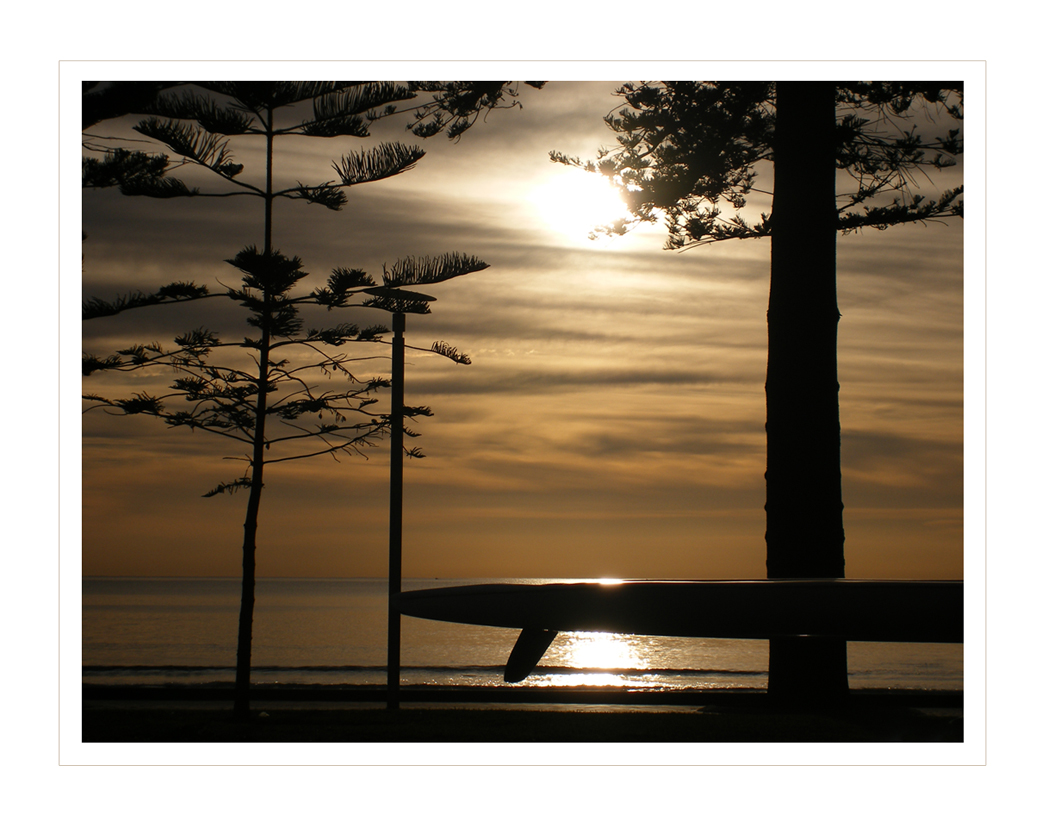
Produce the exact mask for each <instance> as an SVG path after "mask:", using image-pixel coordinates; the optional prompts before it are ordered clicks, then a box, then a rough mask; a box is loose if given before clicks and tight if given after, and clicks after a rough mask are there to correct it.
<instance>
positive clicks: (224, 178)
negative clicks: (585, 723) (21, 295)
mask: <svg viewBox="0 0 1048 827" xmlns="http://www.w3.org/2000/svg"><path fill="white" fill-rule="evenodd" d="M531 85H535V86H541V83H532V84H531ZM419 93H423V94H424V95H425V97H424V99H423V101H422V102H421V103H418V104H416V105H412V106H410V107H408V108H407V109H406V110H402V111H410V112H412V113H413V121H412V123H411V124H409V128H410V129H412V130H413V131H414V132H415V133H416V134H419V135H421V136H423V137H426V136H429V135H434V134H437V133H439V132H441V131H443V130H447V131H448V133H449V135H451V136H452V137H458V136H459V135H461V133H462V132H464V131H465V130H466V129H468V128H469V126H470V125H471V124H472V123H473V122H474V121H475V120H476V117H477V116H478V114H479V113H480V112H481V111H484V110H486V109H493V108H506V107H509V106H513V105H515V103H514V100H513V99H514V98H515V96H516V89H515V87H514V85H513V84H511V83H509V82H497V83H491V84H487V83H486V84H472V83H418V84H406V85H405V84H396V83H387V82H374V83H372V82H348V81H347V82H340V81H325V82H268V81H267V82H194V83H193V84H181V83H175V82H158V83H131V84H113V85H104V84H103V85H100V86H96V85H94V84H90V85H85V106H84V111H85V116H84V126H85V128H86V127H88V126H93V125H94V124H97V123H99V122H100V121H102V120H105V119H107V118H111V117H117V116H123V115H127V114H132V113H134V114H139V115H146V116H147V117H145V118H144V119H143V120H141V121H140V122H139V123H138V124H137V125H136V126H135V127H134V128H135V130H136V131H137V132H139V133H140V134H142V135H144V136H146V137H147V138H150V139H152V140H154V141H157V142H159V143H160V144H162V145H164V146H165V147H166V148H167V149H168V150H169V151H170V152H171V153H173V154H174V155H175V156H177V158H178V159H179V160H178V163H177V167H196V168H202V169H206V170H208V171H209V172H210V173H211V174H213V175H214V176H215V177H216V178H217V180H218V181H219V182H220V183H221V184H222V185H223V186H224V187H225V189H222V190H219V191H214V190H206V191H205V190H202V189H201V188H199V187H196V186H192V187H191V186H190V185H188V184H187V183H185V182H184V181H183V180H182V179H180V178H176V177H175V176H173V175H171V174H170V173H171V171H172V169H173V168H172V165H171V160H170V157H169V156H168V155H167V154H163V153H145V152H138V151H134V152H133V151H129V150H126V149H124V148H122V147H116V148H108V147H107V146H106V145H105V144H104V143H99V140H100V139H99V137H98V136H86V135H85V139H86V140H85V147H86V148H87V149H88V150H94V151H99V150H101V151H103V152H104V154H103V156H102V157H101V158H97V157H87V158H85V159H84V162H83V179H84V186H85V187H105V186H118V187H119V188H120V191H121V192H123V193H124V194H126V195H138V196H148V197H153V198H173V197H223V198H224V197H229V196H238V195H244V196H248V197H255V198H259V199H261V200H262V201H263V205H264V209H263V233H262V236H263V245H262V248H261V249H257V248H255V247H253V246H252V247H247V248H244V249H242V250H241V252H240V253H238V254H237V256H236V257H235V258H233V259H230V260H229V263H230V264H233V265H234V266H236V267H237V268H238V269H239V270H240V271H241V272H242V273H243V276H242V279H241V286H240V287H238V288H230V289H228V290H227V291H226V292H224V293H221V294H214V295H213V294H211V293H210V292H209V291H208V290H207V288H206V287H203V286H198V285H196V284H194V283H192V282H173V283H171V284H168V285H165V286H163V287H161V288H159V289H158V290H156V291H152V292H141V291H140V292H135V293H132V294H129V295H126V296H123V297H120V298H118V299H116V300H114V301H102V300H98V299H92V300H89V301H87V302H85V305H84V318H85V319H91V318H96V317H99V316H106V315H113V314H115V313H120V312H123V311H126V310H130V309H133V308H136V307H143V306H150V305H161V304H165V305H166V304H177V303H183V302H192V301H200V300H204V299H208V298H218V297H224V298H227V299H230V300H233V301H236V302H238V303H239V304H241V305H243V306H244V307H245V308H247V310H248V311H249V313H250V314H251V315H250V316H249V317H248V319H247V321H248V324H250V325H251V326H252V327H253V328H254V329H255V330H256V331H257V333H256V334H255V335H254V336H250V337H246V338H245V339H244V340H243V341H242V342H237V343H232V342H227V343H223V342H222V341H221V340H220V339H219V338H218V337H217V335H215V334H214V333H212V332H211V331H208V330H206V329H203V328H199V329H196V330H194V331H191V332H189V333H186V334H185V335H183V336H181V337H179V338H178V339H176V340H175V347H174V348H164V347H162V346H161V345H159V344H157V343H152V344H148V345H135V346H133V347H131V348H128V349H125V350H122V351H119V352H118V353H117V354H115V355H113V356H109V357H104V358H99V357H96V356H93V355H87V356H85V358H84V374H85V375H90V374H92V373H95V372H96V371H100V370H109V371H127V370H138V369H140V368H143V367H153V366H165V367H169V368H172V369H174V370H175V371H176V372H177V373H178V378H177V379H176V380H175V382H174V384H173V385H172V386H171V389H170V390H171V393H169V394H165V395H164V396H163V397H158V396H154V395H150V394H147V393H139V394H136V395H134V396H133V397H130V398H125V399H109V398H106V397H103V396H100V395H97V394H88V395H86V397H85V398H87V399H89V400H92V401H94V402H96V403H97V404H96V405H95V406H93V407H99V406H101V407H103V408H106V409H108V410H110V411H113V412H116V413H121V414H146V415H150V416H154V417H157V418H160V419H162V420H163V421H165V422H166V423H167V424H168V425H172V426H188V427H190V428H191V429H200V430H204V431H208V432H210V433H215V434H220V435H222V436H225V437H227V438H230V439H233V440H236V441H239V442H242V443H244V444H245V445H246V446H248V447H249V452H248V457H247V463H248V470H247V473H245V475H244V476H242V477H240V478H238V479H236V480H233V481H231V482H226V483H222V484H220V485H218V486H217V487H216V488H215V489H214V490H212V491H211V492H209V493H208V495H206V496H210V495H213V494H217V493H219V492H223V491H235V490H237V489H239V488H245V489H247V490H248V491H249V495H248V504H247V514H246V517H245V522H244V541H243V581H242V592H241V608H240V621H239V629H238V643H237V674H236V690H235V702H234V708H235V711H236V712H237V713H238V714H240V715H247V713H248V711H249V709H250V706H249V687H250V668H251V627H252V618H253V610H254V585H255V577H254V575H255V548H256V534H257V527H258V514H259V507H260V502H261V496H262V489H263V469H264V467H265V466H266V465H268V464H272V463H274V462H283V461H287V460H289V459H299V458H303V457H307V456H316V455H319V454H329V455H336V454H338V453H347V452H355V451H360V450H362V449H363V448H365V447H366V446H367V445H369V444H370V441H371V440H372V439H374V438H377V437H378V436H379V435H381V433H382V432H383V431H384V430H385V429H386V428H387V427H388V422H387V421H386V419H385V418H383V417H374V416H369V415H368V413H367V411H368V406H369V405H371V404H373V403H374V401H375V398H374V397H373V396H372V392H373V391H374V390H375V389H377V388H379V387H381V386H382V385H383V384H384V381H383V380H370V381H366V382H359V381H357V379H356V377H355V376H354V375H353V374H352V373H351V372H350V370H349V368H348V364H349V363H350V362H351V361H353V360H352V359H351V358H349V357H347V356H346V355H344V354H340V353H337V352H335V351H334V350H332V348H339V347H341V346H343V345H345V344H348V343H350V342H376V341H381V336H382V335H383V334H384V333H386V332H388V330H387V329H386V328H384V327H381V326H378V327H367V328H364V329H360V328H359V327H357V326H356V325H352V324H348V323H343V324H339V325H334V326H329V327H318V328H310V329H309V330H307V331H305V332H303V321H302V319H301V318H300V310H301V309H302V308H304V307H305V306H307V305H313V306H317V307H325V308H327V309H329V310H331V309H335V308H345V307H350V306H353V304H352V302H353V301H354V300H355V299H359V300H360V301H359V306H365V307H374V308H379V309H383V310H387V311H390V312H409V313H425V312H429V307H428V304H427V302H426V300H425V297H424V296H420V295H419V294H414V293H412V292H411V291H407V290H403V289H401V288H403V287H405V286H410V285H416V284H431V283H435V282H439V281H444V280H446V279H450V278H454V277H456V276H459V275H464V274H466V273H471V272H476V271H478V270H481V269H483V268H485V267H487V264H485V263H484V262H481V261H479V260H478V259H476V258H473V257H471V256H466V255H462V254H458V253H450V254H445V255H443V256H440V257H437V258H424V259H412V258H408V259H402V260H400V261H398V262H397V263H396V264H395V265H394V266H393V267H392V268H391V269H390V270H388V271H386V272H384V273H383V275H382V281H383V283H382V285H381V286H379V285H378V284H377V283H376V282H375V280H374V279H373V278H372V277H371V276H369V275H368V274H367V273H365V272H364V271H362V270H356V269H344V268H337V269H335V270H334V271H333V272H332V274H331V277H330V278H329V279H328V283H327V286H326V287H325V288H322V289H317V290H314V291H313V292H311V293H308V294H302V293H295V292H294V290H295V287H296V285H297V284H298V282H299V281H300V280H301V279H302V278H303V277H304V276H305V275H306V274H305V273H304V272H303V271H302V269H301V262H300V260H299V259H297V258H287V257H285V256H282V255H281V254H280V253H279V251H277V250H276V249H274V246H273V202H274V201H275V200H276V199H277V198H288V199H300V200H304V201H307V202H310V203H316V204H321V205H323V206H325V207H328V208H329V209H332V210H339V209H341V207H342V206H343V204H344V203H345V202H346V195H345V192H344V191H345V189H347V188H348V187H351V186H355V185H357V184H362V183H369V182H372V181H379V180H382V179H385V178H389V177H391V176H394V175H398V174H400V173H402V172H405V171H406V170H409V169H411V168H412V167H413V166H414V165H415V164H416V163H417V162H418V161H419V160H420V159H421V158H422V157H423V155H424V154H425V153H424V152H423V151H422V150H421V149H420V148H419V147H417V146H405V145H402V144H399V143H385V144H381V145H379V146H377V147H374V148H372V149H369V150H364V151H360V152H355V153H349V154H346V155H343V156H342V158H341V160H340V161H337V162H335V163H334V164H333V166H334V170H335V173H336V175H337V178H336V179H332V180H328V181H323V182H320V183H318V184H313V185H305V184H302V183H298V184H296V185H295V186H293V187H287V188H284V189H277V188H276V187H275V185H274V180H273V164H274V139H275V138H276V137H278V136H281V137H283V136H302V137H322V138H330V137H336V136H351V137H357V138H365V137H368V135H369V130H368V125H369V124H370V123H371V122H372V121H375V120H377V119H379V118H383V117H389V116H391V115H393V114H395V113H396V112H398V109H397V104H398V103H401V102H404V101H412V100H414V99H415V98H416V97H417V96H418V95H419ZM304 102H308V103H309V104H311V108H310V112H309V114H308V115H307V116H306V117H305V119H294V118H293V114H292V117H291V118H281V117H278V115H280V114H281V113H282V112H284V110H286V109H288V108H290V107H292V106H294V105H295V104H302V103H304ZM231 136H254V137H257V138H260V139H261V140H263V141H264V142H265V150H266V152H265V159H266V165H265V171H264V179H263V180H262V181H256V182H252V181H249V180H245V179H244V178H242V177H241V173H242V172H243V170H244V167H243V165H242V164H239V163H235V162H234V161H233V158H232V154H231V151H230V137H231ZM233 349H236V350H233ZM245 350H246V351H247V352H249V353H251V354H253V358H252V360H251V361H250V363H248V364H244V363H243V362H242V361H241V360H236V359H233V360H231V361H224V362H223V363H221V364H220V363H217V362H216V361H215V359H214V357H213V355H212V354H213V353H215V352H216V351H221V352H222V353H224V354H226V355H227V357H228V356H229V355H230V354H235V353H237V352H239V353H243V352H244V351H245ZM432 350H433V351H435V352H437V353H439V354H441V355H443V356H446V357H448V358H451V359H453V360H455V361H458V362H462V363H468V358H467V357H465V356H463V355H461V354H459V353H458V352H457V350H455V348H453V347H451V346H449V345H447V344H445V343H443V342H437V343H435V344H434V345H433V348H432ZM291 352H298V353H304V354H306V358H305V360H304V361H299V362H291V361H290V360H289V359H286V358H283V354H285V353H291ZM278 354H279V355H280V358H277V356H278ZM318 371H319V372H320V373H321V374H325V375H326V374H336V375H341V376H342V377H343V378H344V379H345V380H346V381H348V382H349V383H350V385H351V388H350V390H343V391H332V390H324V391H321V392H318V391H317V388H316V387H315V386H314V385H313V384H311V383H310V380H308V379H307V377H308V375H309V374H310V372H314V373H315V372H318ZM407 413H408V415H426V414H428V411H427V410H426V409H424V408H414V409H408V411H407ZM314 414H315V415H316V416H317V417H318V420H317V421H318V423H319V422H323V417H324V416H325V415H326V416H328V417H329V420H328V421H327V422H323V424H314V423H312V421H311V419H310V417H312V415H314ZM271 422H277V423H279V424H282V425H284V426H286V428H285V431H287V429H290V433H286V432H285V433H283V434H282V435H279V436H277V435H274V434H272V433H270V431H269V425H270V423H271ZM307 423H308V424H307ZM306 438H310V439H314V440H321V445H322V447H318V448H316V449H310V450H307V451H305V452H304V453H303V452H300V451H296V450H291V451H289V452H286V453H280V452H274V451H272V450H271V449H273V448H275V447H276V448H280V449H283V448H288V447H293V446H297V445H298V444H300V443H299V441H300V440H302V439H306Z"/></svg>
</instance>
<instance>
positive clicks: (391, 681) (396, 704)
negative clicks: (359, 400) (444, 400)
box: [386, 313, 405, 709]
mask: <svg viewBox="0 0 1048 827" xmlns="http://www.w3.org/2000/svg"><path fill="white" fill-rule="evenodd" d="M404 328H405V316H404V314H403V313H394V314H393V377H392V385H393V386H392V389H391V390H392V400H391V403H390V415H389V430H390V435H389V602H388V606H389V631H388V634H387V637H386V647H387V650H386V709H399V708H400V609H399V607H398V606H397V605H396V597H397V595H398V594H400V579H401V543H402V532H403V511H404Z"/></svg>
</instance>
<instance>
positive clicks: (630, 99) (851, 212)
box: [550, 81, 964, 250]
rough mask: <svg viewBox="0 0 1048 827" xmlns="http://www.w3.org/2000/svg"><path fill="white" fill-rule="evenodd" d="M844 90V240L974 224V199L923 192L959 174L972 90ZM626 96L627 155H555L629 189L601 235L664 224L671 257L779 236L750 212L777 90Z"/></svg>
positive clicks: (615, 117) (643, 89) (671, 87)
mask: <svg viewBox="0 0 1048 827" xmlns="http://www.w3.org/2000/svg"><path fill="white" fill-rule="evenodd" d="M836 88H837V94H836V100H837V111H838V118H837V166H838V169H840V170H843V171H845V172H847V173H848V175H849V176H850V177H851V178H852V179H853V181H854V187H853V188H852V189H850V190H849V191H847V192H841V193H838V202H839V203H838V228H839V230H840V231H841V232H842V233H849V232H855V231H857V230H862V229H864V228H867V227H868V228H875V229H886V228H887V227H891V226H896V225H899V224H907V223H914V222H928V221H935V220H941V219H945V218H950V217H963V214H964V203H963V199H962V195H963V188H961V187H957V188H950V189H946V190H944V191H943V192H941V193H940V194H938V195H937V197H934V198H928V197H927V196H926V195H924V194H922V193H919V192H917V191H916V190H917V188H918V185H919V183H920V181H919V180H918V176H922V177H923V176H924V172H925V171H926V170H942V169H946V168H947V167H950V166H953V165H955V164H956V162H957V161H956V159H957V157H958V156H960V154H961V153H962V151H963V142H962V136H961V126H960V124H961V121H962V118H963V92H964V90H963V86H962V85H961V84H959V83H938V84H918V83H841V84H837V87H836ZM616 95H617V96H618V97H620V98H621V99H622V100H623V102H624V104H625V105H624V106H622V107H621V108H618V109H617V111H614V112H612V113H611V114H609V115H607V116H606V117H605V119H604V120H605V123H606V124H607V125H608V127H609V128H610V129H611V130H612V131H613V132H614V133H615V135H616V141H617V144H618V146H617V147H615V148H612V149H602V150H600V151H599V152H598V154H597V157H596V159H595V160H590V161H582V160H580V159H579V158H577V157H572V156H568V155H565V154H564V153H561V152H557V151H553V152H551V153H550V157H551V159H552V160H553V161H555V162H557V163H561V164H566V165H569V166H575V167H579V168H582V169H585V170H587V171H590V172H594V173H599V174H601V175H604V176H606V177H607V178H608V179H610V180H611V181H612V182H613V183H614V184H616V186H618V187H619V188H620V190H621V192H622V196H623V200H624V201H625V203H626V205H627V206H628V208H629V212H630V217H629V218H626V219H622V220H620V221H618V222H615V223H613V224H609V225H606V226H603V227H599V228H596V229H595V230H594V233H593V235H594V236H595V235H600V234H612V235H621V234H623V233H625V232H628V231H629V230H630V229H631V228H633V227H635V226H637V225H638V224H642V223H658V222H662V223H664V224H665V226H666V228H667V230H668V238H667V242H666V247H667V249H672V250H679V249H684V248H687V247H694V246H699V245H704V244H711V243H713V242H716V241H724V240H727V239H742V238H763V237H767V236H770V235H771V233H772V221H773V216H772V215H771V214H765V213H762V214H760V215H759V217H758V216H746V215H743V212H742V211H743V208H744V207H746V204H747V199H748V198H749V197H750V195H751V193H752V192H753V191H754V189H755V185H756V182H757V180H758V173H759V168H760V164H761V162H774V151H773V146H774V140H775V115H776V84H775V83H768V82H756V81H751V82H713V81H709V82H697V81H644V82H635V83H627V84H624V85H623V86H622V87H620V88H619V89H618V90H617V92H616ZM885 196H887V198H886V197H885Z"/></svg>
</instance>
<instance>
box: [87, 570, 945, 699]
mask: <svg viewBox="0 0 1048 827" xmlns="http://www.w3.org/2000/svg"><path fill="white" fill-rule="evenodd" d="M479 582H508V583H554V582H578V581H567V580H520V579H518V580H485V581H477V580H444V579H441V580H405V581H404V583H403V590H404V591H411V590H414V589H424V588H435V587H444V586H460V585H468V584H470V583H479ZM239 610H240V581H239V579H237V578H100V577H85V578H84V579H83V641H82V643H83V656H82V665H83V680H84V681H85V682H89V683H93V684H110V685H112V684H150V685H154V684H200V683H210V682H213V681H231V680H233V676H234V666H235V663H236V646H237V621H238V615H239ZM401 623H402V625H401V682H402V683H403V684H406V685H434V686H440V685H447V686H452V685H454V686H500V685H503V680H502V672H503V669H504V667H505V663H506V658H507V657H508V656H509V653H510V650H511V649H512V648H513V644H514V642H515V640H516V636H517V634H518V630H513V629H497V628H487V627H481V626H467V625H462V624H457V623H440V622H437V621H429V620H421V619H417V618H411V617H404V618H402V621H401ZM386 627H387V584H386V581H385V580H384V579H361V578H350V579H306V578H301V579H300V578H294V579H290V578H289V579H284V578H263V579H259V580H258V582H257V584H256V593H255V613H254V627H253V636H252V658H251V660H252V681H253V682H254V683H256V684H270V685H301V684H325V685H352V686H366V685H384V684H385V682H386V672H385V663H386ZM848 665H849V684H850V686H851V687H852V688H855V689H867V688H877V689H887V688H892V689H932V690H959V689H962V688H963V685H964V684H963V671H964V670H963V646H962V645H961V644H898V643H849V645H848ZM767 682H768V643H767V641H747V640H712V639H701V638H670V637H643V636H633V635H618V634H605V633H561V634H560V635H558V636H557V638H556V640H555V641H554V642H553V644H552V645H551V646H550V648H549V650H548V651H547V652H546V654H545V655H544V656H543V658H542V660H541V661H540V663H539V666H538V667H537V668H536V669H535V670H534V672H533V673H532V675H531V676H530V677H529V678H528V679H527V680H526V681H525V682H524V684H523V685H525V686H608V687H611V686H621V687H627V688H651V689H656V688H673V689H706V688H717V689H739V688H752V689H762V688H766V687H767Z"/></svg>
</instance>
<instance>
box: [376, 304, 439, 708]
mask: <svg viewBox="0 0 1048 827" xmlns="http://www.w3.org/2000/svg"><path fill="white" fill-rule="evenodd" d="M364 292H366V293H369V294H371V295H373V296H379V297H381V298H384V299H386V300H387V308H386V309H388V310H390V311H391V312H392V313H393V365H392V374H393V375H392V378H391V381H390V384H391V388H390V391H391V400H390V409H389V594H388V602H387V608H388V613H387V634H386V709H399V708H400V607H399V606H398V605H397V596H398V595H399V594H400V581H401V557H402V546H403V534H404V532H403V529H404V331H405V328H406V327H407V323H406V313H407V312H411V311H410V307H411V306H412V304H415V305H417V304H418V303H419V302H435V301H436V299H435V298H433V297H432V296H426V295H424V294H422V293H416V292H414V291H409V290H401V289H398V288H395V287H373V288H371V289H369V290H366V291H364ZM405 308H409V309H408V310H405Z"/></svg>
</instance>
